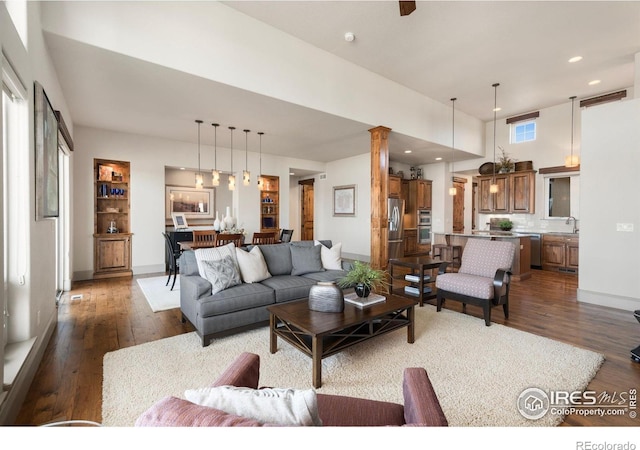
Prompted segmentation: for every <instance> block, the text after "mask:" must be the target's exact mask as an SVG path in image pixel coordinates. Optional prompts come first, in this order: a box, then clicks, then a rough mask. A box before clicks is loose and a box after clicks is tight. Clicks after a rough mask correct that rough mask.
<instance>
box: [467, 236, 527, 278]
mask: <svg viewBox="0 0 640 450" xmlns="http://www.w3.org/2000/svg"><path fill="white" fill-rule="evenodd" d="M514 255H515V246H514V244H513V243H512V242H509V241H491V240H489V239H484V238H471V239H468V240H467V243H466V244H465V246H464V251H463V252H462V262H461V263H460V269H459V270H458V273H466V274H469V275H477V276H479V277H487V278H493V277H494V276H495V274H496V271H497V270H498V269H511V266H512V264H513V257H514Z"/></svg>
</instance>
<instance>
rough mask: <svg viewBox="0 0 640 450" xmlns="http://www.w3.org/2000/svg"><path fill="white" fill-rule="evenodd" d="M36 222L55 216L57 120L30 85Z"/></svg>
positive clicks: (39, 90) (45, 100)
mask: <svg viewBox="0 0 640 450" xmlns="http://www.w3.org/2000/svg"><path fill="white" fill-rule="evenodd" d="M34 110H35V123H34V127H35V147H36V161H35V163H36V164H35V169H36V220H42V219H47V218H50V217H58V209H59V202H58V196H59V193H58V119H57V118H56V114H55V111H54V110H53V107H52V106H51V103H49V99H48V98H47V94H46V93H45V92H44V89H43V88H42V86H41V85H40V83H38V82H37V81H36V82H34Z"/></svg>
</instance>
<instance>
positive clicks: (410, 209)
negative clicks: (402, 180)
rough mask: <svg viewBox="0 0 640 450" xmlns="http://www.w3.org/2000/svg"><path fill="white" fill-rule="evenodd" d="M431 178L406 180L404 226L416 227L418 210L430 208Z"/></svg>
mask: <svg viewBox="0 0 640 450" xmlns="http://www.w3.org/2000/svg"><path fill="white" fill-rule="evenodd" d="M431 185H432V182H431V180H408V183H407V187H408V189H407V198H406V201H405V204H406V206H407V208H406V211H405V223H404V226H405V227H409V228H416V227H417V222H418V210H420V209H428V210H431V187H432V186H431Z"/></svg>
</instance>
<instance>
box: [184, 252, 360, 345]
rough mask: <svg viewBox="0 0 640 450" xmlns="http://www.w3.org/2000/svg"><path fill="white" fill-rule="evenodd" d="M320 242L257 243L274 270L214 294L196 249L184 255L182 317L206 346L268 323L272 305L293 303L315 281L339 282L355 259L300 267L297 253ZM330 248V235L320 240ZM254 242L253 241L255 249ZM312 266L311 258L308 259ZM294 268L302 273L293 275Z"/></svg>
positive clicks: (304, 294)
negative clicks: (337, 266)
mask: <svg viewBox="0 0 640 450" xmlns="http://www.w3.org/2000/svg"><path fill="white" fill-rule="evenodd" d="M314 242H315V241H294V242H287V243H282V244H267V245H258V246H257V247H259V248H260V250H261V252H262V255H263V256H264V259H265V262H266V264H267V269H268V270H269V273H270V274H271V277H270V278H267V279H266V280H263V281H261V282H257V283H242V284H239V285H236V286H233V287H230V288H227V289H225V290H223V291H220V292H217V293H216V294H214V295H211V291H212V290H211V283H210V282H209V281H207V280H206V279H205V278H202V277H201V276H200V273H199V271H198V266H197V261H196V257H195V253H194V251H191V250H188V251H185V252H183V253H182V256H181V257H180V309H181V311H182V318H183V321H185V320H188V321H189V322H190V323H191V324H192V325H193V326H194V327H195V329H196V331H197V333H198V335H199V336H200V337H201V339H202V346H203V347H206V346H207V345H209V342H210V340H211V338H213V337H216V336H223V335H228V334H232V333H236V332H239V331H243V330H247V329H249V328H254V327H257V326H261V325H267V324H268V323H269V312H268V311H267V306H269V305H273V304H276V303H284V302H290V301H293V300H300V299H304V298H306V297H308V296H309V290H310V289H311V286H313V285H314V284H316V283H317V282H319V281H338V280H340V279H341V278H343V277H344V276H345V275H346V274H347V270H348V269H349V268H350V263H349V262H347V261H343V262H342V267H343V270H324V269H322V268H321V267H320V269H319V270H317V269H309V270H314V271H309V272H307V271H305V270H304V267H302V268H301V266H300V264H299V263H298V265H297V266H296V261H298V262H299V261H300V258H298V259H297V260H296V257H295V256H294V257H293V258H292V253H296V255H298V254H300V252H302V251H304V250H301V249H305V248H306V249H309V248H311V247H314ZM319 242H320V243H321V244H322V245H324V246H325V247H327V248H331V247H332V242H331V241H330V240H323V241H319ZM252 247H253V246H248V247H247V251H250V250H251V249H252ZM305 263H306V265H307V267H313V265H314V264H313V262H312V261H304V260H303V266H304V264H305ZM292 273H300V274H299V275H292Z"/></svg>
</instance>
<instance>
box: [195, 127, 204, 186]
mask: <svg viewBox="0 0 640 450" xmlns="http://www.w3.org/2000/svg"><path fill="white" fill-rule="evenodd" d="M196 123H197V124H198V173H196V189H202V183H203V181H202V174H201V173H200V125H201V124H202V120H200V119H197V120H196Z"/></svg>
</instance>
